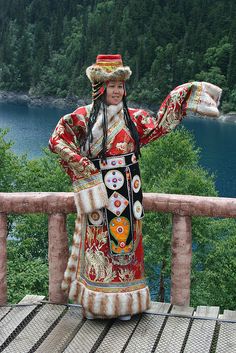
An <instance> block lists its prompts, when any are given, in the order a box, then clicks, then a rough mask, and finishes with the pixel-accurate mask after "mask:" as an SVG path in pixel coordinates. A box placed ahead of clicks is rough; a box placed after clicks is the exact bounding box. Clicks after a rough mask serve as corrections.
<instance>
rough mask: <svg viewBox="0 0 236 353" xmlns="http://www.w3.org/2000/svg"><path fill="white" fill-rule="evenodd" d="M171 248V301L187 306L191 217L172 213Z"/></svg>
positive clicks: (190, 258)
mask: <svg viewBox="0 0 236 353" xmlns="http://www.w3.org/2000/svg"><path fill="white" fill-rule="evenodd" d="M171 250H172V262H171V303H172V304H176V305H184V306H187V305H189V303H190V276H191V261H192V227H191V217H189V216H179V215H176V214H174V215H173V233H172V244H171Z"/></svg>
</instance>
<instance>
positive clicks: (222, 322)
mask: <svg viewBox="0 0 236 353" xmlns="http://www.w3.org/2000/svg"><path fill="white" fill-rule="evenodd" d="M42 299H43V297H40V296H26V297H25V298H24V299H23V300H22V301H21V302H20V303H19V305H16V306H12V307H4V306H2V307H0V352H4V353H34V352H37V353H62V352H65V353H74V352H76V353H80V352H81V353H89V352H97V353H110V352H111V353H148V352H152V353H154V352H158V353H190V352H191V353H194V352H196V353H201V352H204V353H207V352H209V353H235V352H236V311H230V310H225V311H224V313H223V315H219V308H218V307H203V306H201V307H198V308H196V310H195V309H194V308H190V307H178V306H171V305H170V304H168V303H155V302H153V303H152V307H151V309H149V310H148V311H147V312H145V313H143V314H142V315H136V316H134V317H132V319H131V320H130V321H120V320H118V319H114V320H85V319H83V316H82V310H81V308H80V307H78V306H66V305H55V304H50V303H46V302H43V301H42Z"/></svg>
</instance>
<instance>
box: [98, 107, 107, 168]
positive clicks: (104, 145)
mask: <svg viewBox="0 0 236 353" xmlns="http://www.w3.org/2000/svg"><path fill="white" fill-rule="evenodd" d="M102 110H103V117H102V129H103V139H102V150H101V152H100V154H99V157H100V158H101V159H102V161H106V151H107V128H108V124H107V106H106V104H105V103H104V102H102Z"/></svg>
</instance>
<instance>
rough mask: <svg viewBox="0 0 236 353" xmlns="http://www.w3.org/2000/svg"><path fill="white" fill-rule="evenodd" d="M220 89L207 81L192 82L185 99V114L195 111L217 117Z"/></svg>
mask: <svg viewBox="0 0 236 353" xmlns="http://www.w3.org/2000/svg"><path fill="white" fill-rule="evenodd" d="M221 93H222V89H221V88H220V87H218V86H215V85H213V84H211V83H209V82H193V83H192V90H191V93H190V96H189V98H188V99H187V105H186V114H188V113H196V114H200V115H206V116H209V117H213V118H217V117H218V116H219V110H218V108H217V107H218V106H219V103H220V98H221Z"/></svg>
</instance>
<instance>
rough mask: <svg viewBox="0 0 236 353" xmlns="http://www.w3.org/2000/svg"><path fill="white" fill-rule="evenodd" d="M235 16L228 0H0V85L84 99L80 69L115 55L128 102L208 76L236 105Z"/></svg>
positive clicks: (226, 101) (151, 98) (158, 97)
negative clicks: (122, 67)
mask: <svg viewBox="0 0 236 353" xmlns="http://www.w3.org/2000/svg"><path fill="white" fill-rule="evenodd" d="M235 13H236V5H235V2H233V1H230V0H224V1H223V0H216V1H214V2H212V1H209V0H204V1H203V0H192V1H191V2H190V1H188V0H178V1H177V0H147V1H143V0H142V1H141V0H126V1H124V0H119V1H115V0H104V1H101V0H86V1H85V0H59V1H58V0H8V1H3V0H0V89H3V90H13V91H29V92H30V93H31V94H43V95H55V96H60V97H64V96H67V95H76V96H80V97H85V96H88V95H89V91H90V85H89V82H88V80H87V78H86V76H85V69H86V67H87V66H88V65H90V64H92V63H93V62H94V61H95V58H96V55H97V54H98V53H121V54H122V55H123V59H124V62H125V63H126V64H128V65H130V66H131V68H132V71H133V75H132V79H131V80H130V84H129V87H128V90H129V92H132V94H131V95H130V98H131V99H132V100H136V101H139V102H146V103H155V104H156V105H158V104H159V103H160V101H162V99H163V98H164V96H165V95H166V94H167V93H168V91H169V90H170V89H172V88H173V87H174V86H176V85H178V84H180V83H183V82H186V81H189V80H208V81H210V82H212V83H216V84H218V85H220V86H221V87H222V88H223V90H224V96H223V109H224V110H229V109H236V72H235V70H234V68H235V67H236V16H235Z"/></svg>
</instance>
